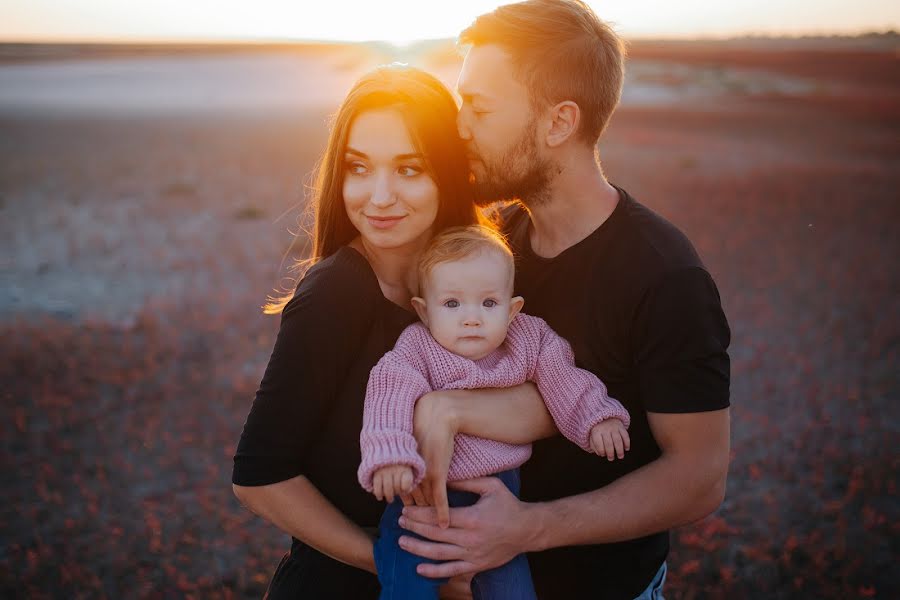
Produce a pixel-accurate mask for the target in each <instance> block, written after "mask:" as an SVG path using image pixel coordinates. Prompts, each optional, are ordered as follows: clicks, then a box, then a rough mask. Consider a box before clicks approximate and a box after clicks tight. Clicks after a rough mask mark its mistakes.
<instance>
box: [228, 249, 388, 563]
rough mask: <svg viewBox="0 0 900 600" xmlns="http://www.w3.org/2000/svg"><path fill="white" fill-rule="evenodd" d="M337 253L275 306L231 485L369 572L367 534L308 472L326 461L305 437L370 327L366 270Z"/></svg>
mask: <svg viewBox="0 0 900 600" xmlns="http://www.w3.org/2000/svg"><path fill="white" fill-rule="evenodd" d="M345 258H346V257H344V258H342V257H341V256H336V257H334V258H333V259H329V260H328V262H327V263H320V264H319V265H316V266H314V267H313V268H312V269H311V270H310V271H309V272H308V273H307V275H306V277H305V278H304V280H303V281H302V282H301V283H300V289H299V291H298V293H297V294H296V296H295V298H294V299H293V300H291V301H290V302H289V303H288V304H287V306H286V307H285V309H284V311H283V312H282V316H281V325H280V328H279V331H278V335H277V337H276V340H275V347H274V349H273V350H272V355H271V357H270V359H269V363H268V365H267V366H266V371H265V374H264V375H263V379H262V382H261V383H260V386H259V389H258V391H257V393H256V397H255V399H254V401H253V405H252V407H251V409H250V413H249V415H248V416H247V421H246V423H245V424H244V430H243V432H242V434H241V439H240V441H239V442H238V447H237V450H236V452H235V457H234V470H233V472H232V484H233V489H234V492H235V494H236V495H237V497H238V498H239V499H240V501H241V502H242V503H243V504H244V505H245V506H246V507H247V508H249V509H250V510H251V511H253V512H254V513H256V514H258V515H260V516H261V517H263V518H264V519H266V520H268V521H270V522H271V523H273V524H274V525H275V526H277V527H279V528H280V529H282V530H283V531H285V532H287V533H289V534H291V535H293V536H294V537H296V538H298V539H300V540H302V541H304V542H306V543H308V544H310V545H311V546H312V547H314V548H316V549H318V550H320V551H321V552H323V553H325V554H327V555H329V556H332V557H334V558H336V559H337V560H340V561H341V562H345V563H347V564H351V565H354V566H358V567H361V568H365V569H368V570H370V571H371V570H373V569H374V565H373V564H372V542H371V540H369V538H368V536H367V535H366V534H365V532H364V531H363V530H362V529H360V528H359V527H358V526H356V525H355V524H353V523H352V522H351V521H350V520H349V519H348V518H347V517H346V516H345V515H344V514H342V512H341V511H339V510H338V509H337V508H336V507H335V506H334V505H333V504H332V503H331V502H330V501H329V500H327V499H326V498H325V497H324V496H323V495H322V494H321V492H320V491H319V490H318V489H317V488H316V487H315V486H314V485H313V483H312V482H310V480H309V479H308V478H307V476H306V472H307V470H308V468H309V465H311V464H313V463H316V462H322V461H326V462H327V461H329V460H330V459H331V457H330V455H329V454H328V452H327V451H325V452H321V451H320V450H317V449H316V447H315V446H314V444H313V442H314V440H316V439H317V436H319V435H320V433H321V431H322V429H323V427H324V426H325V424H326V423H329V422H331V420H332V414H331V413H332V410H333V407H334V405H335V398H337V397H338V395H339V394H340V392H341V386H342V385H344V383H345V381H346V379H345V377H346V373H347V372H348V371H349V370H350V369H351V367H352V365H353V362H354V361H355V360H357V357H358V355H359V346H360V345H361V344H362V343H363V342H362V341H361V340H363V339H364V338H365V335H366V333H367V331H368V329H369V328H370V327H371V320H372V314H371V312H372V311H371V310H367V308H368V307H369V306H370V303H367V302H360V297H359V296H360V293H361V292H360V285H361V284H360V281H364V279H363V277H364V276H366V275H367V274H366V273H358V272H357V270H356V269H355V268H354V265H353V263H351V262H348V261H347V260H345ZM365 292H366V290H362V293H365ZM379 293H380V292H379ZM362 392H363V390H362V389H360V394H362ZM344 426H346V427H349V426H350V425H349V423H345V425H344ZM353 427H354V429H355V427H356V426H355V425H354V426H353ZM356 433H358V431H354V434H356ZM342 460H349V459H346V458H344V459H342ZM342 464H344V463H342ZM344 466H348V465H346V464H344ZM354 466H355V465H354ZM348 476H350V477H352V475H351V474H350V473H348Z"/></svg>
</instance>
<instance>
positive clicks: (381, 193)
mask: <svg viewBox="0 0 900 600" xmlns="http://www.w3.org/2000/svg"><path fill="white" fill-rule="evenodd" d="M374 186H375V187H374V189H373V190H372V198H371V202H372V204H374V205H375V206H378V207H385V206H390V205H391V204H393V203H394V202H395V201H396V200H397V197H396V195H395V193H394V186H393V185H392V184H391V178H390V176H388V175H386V174H385V175H376V176H375V177H374Z"/></svg>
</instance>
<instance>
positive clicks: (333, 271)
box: [232, 247, 416, 598]
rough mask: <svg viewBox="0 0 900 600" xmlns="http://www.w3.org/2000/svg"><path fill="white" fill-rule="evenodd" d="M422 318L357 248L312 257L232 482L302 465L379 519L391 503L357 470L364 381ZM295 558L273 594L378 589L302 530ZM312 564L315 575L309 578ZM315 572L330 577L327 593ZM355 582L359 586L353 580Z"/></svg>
mask: <svg viewBox="0 0 900 600" xmlns="http://www.w3.org/2000/svg"><path fill="white" fill-rule="evenodd" d="M415 320H416V319H415V315H414V314H413V313H411V312H408V311H406V310H404V309H403V308H401V307H400V306H398V305H396V304H394V303H393V302H391V301H389V300H388V299H387V298H385V297H384V295H383V294H382V292H381V288H380V286H379V285H378V280H377V278H376V277H375V274H374V272H373V271H372V269H371V267H370V266H369V263H368V261H367V260H366V259H365V258H364V257H363V256H362V255H361V254H359V253H358V252H357V251H355V250H353V249H352V248H349V247H343V248H341V249H339V250H338V251H337V252H336V253H334V254H333V255H332V256H330V257H328V258H326V259H324V260H322V261H321V262H319V263H317V264H316V265H314V266H313V267H312V268H311V269H310V270H309V272H308V273H307V274H306V276H305V277H304V278H303V280H302V281H301V282H300V285H299V286H298V289H297V292H296V294H295V295H294V298H293V299H292V300H291V301H290V302H289V303H288V304H287V306H285V308H284V311H283V312H282V315H281V326H280V329H279V331H278V337H277V338H276V341H275V348H274V350H273V351H272V356H271V358H270V359H269V364H268V366H267V367H266V372H265V375H264V376H263V379H262V383H260V386H259V390H258V391H257V393H256V398H255V399H254V401H253V406H252V408H251V409H250V414H249V415H248V417H247V422H246V423H245V424H244V431H243V433H242V434H241V439H240V442H239V443H238V447H237V453H236V454H235V457H234V471H233V473H232V481H233V482H234V483H236V484H238V485H242V486H259V485H267V484H271V483H277V482H279V481H285V480H287V479H291V478H293V477H296V476H297V475H301V474H302V475H305V476H306V477H307V478H308V479H309V480H310V481H311V482H312V483H313V484H314V485H315V486H316V487H317V488H318V489H319V491H320V492H322V494H323V495H324V496H325V497H326V498H328V500H329V501H331V503H332V504H334V505H335V507H337V509H338V510H340V511H341V512H343V513H344V514H345V515H347V517H349V518H350V519H351V520H352V521H353V522H354V523H356V524H357V525H360V526H362V527H375V526H377V525H378V521H379V519H380V518H381V513H382V512H383V511H384V503H383V502H379V501H378V500H377V499H376V498H375V496H373V495H372V494H369V493H368V492H366V491H365V490H363V489H362V487H361V486H360V485H359V482H358V481H357V478H356V470H357V468H358V467H359V463H360V451H359V432H360V430H361V428H362V416H363V402H364V400H365V392H366V383H367V381H368V379H369V371H370V370H371V369H372V367H373V366H375V363H377V362H378V360H379V359H380V358H381V357H382V356H383V355H384V353H385V352H387V351H388V350H390V349H391V348H393V347H394V344H395V343H396V341H397V337H398V336H399V335H400V332H402V331H403V329H404V328H406V326H408V325H410V324H411V323H413V322H414V321H415ZM298 508H301V507H298ZM288 560H289V561H293V564H285V563H282V565H281V566H280V567H279V569H278V573H277V574H276V577H275V580H274V581H273V586H274V585H276V584H277V586H278V588H279V589H275V590H270V593H269V596H270V597H271V598H276V597H286V596H287V595H288V594H287V593H280V592H281V591H283V590H293V591H297V592H300V593H302V594H301V596H299V597H303V598H315V597H335V596H334V591H335V590H336V589H338V588H337V587H334V586H335V585H337V583H336V582H340V583H341V585H344V588H340V589H345V591H347V593H350V592H351V591H352V592H353V597H359V598H363V597H366V596H370V595H371V594H372V593H373V592H372V590H373V589H374V594H375V595H377V589H378V587H377V580H376V579H375V577H374V576H373V575H370V574H368V573H365V572H364V571H361V570H359V569H354V568H352V567H349V566H346V565H343V564H342V563H339V562H338V561H335V560H333V559H331V558H328V557H326V556H324V555H321V554H319V553H318V552H316V551H314V550H312V549H311V548H308V547H306V546H305V545H304V544H302V543H301V542H299V541H298V540H296V539H294V540H293V544H292V548H291V557H290V558H289V559H288ZM301 563H302V564H301ZM311 565H314V568H313V566H311ZM306 567H309V568H306ZM310 570H315V571H317V574H316V576H315V577H305V578H303V573H304V572H308V571H310ZM300 579H304V581H300ZM313 580H316V581H320V582H328V581H330V582H331V583H330V584H329V585H330V586H331V587H330V588H328V587H325V588H323V589H324V590H327V591H324V592H323V593H324V594H325V595H324V596H322V595H320V594H319V593H318V592H317V588H316V581H313ZM355 581H360V582H361V583H360V586H361V587H356V588H353V589H352V590H351V589H349V588H347V585H350V583H352V582H355ZM354 585H355V584H354ZM311 586H312V587H311ZM373 586H374V588H373Z"/></svg>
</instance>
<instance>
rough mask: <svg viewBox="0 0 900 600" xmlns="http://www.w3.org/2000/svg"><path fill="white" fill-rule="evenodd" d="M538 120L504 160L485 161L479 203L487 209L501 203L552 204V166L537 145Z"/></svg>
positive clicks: (478, 182)
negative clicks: (506, 201) (490, 205)
mask: <svg viewBox="0 0 900 600" xmlns="http://www.w3.org/2000/svg"><path fill="white" fill-rule="evenodd" d="M536 131H537V120H536V119H532V120H531V121H530V122H529V123H528V125H527V126H526V127H525V131H524V132H523V133H522V137H520V138H519V139H518V140H517V141H516V142H514V143H513V144H511V145H510V146H509V148H507V150H506V151H505V152H504V153H503V155H502V156H501V157H500V160H498V161H493V162H490V163H488V162H487V161H485V160H482V161H481V164H482V165H483V166H484V175H483V176H482V177H480V178H479V177H478V176H475V202H476V203H477V204H479V205H481V206H486V205H488V204H491V203H493V202H497V201H498V200H512V199H518V200H521V201H522V202H523V203H524V204H525V205H526V206H529V207H535V206H538V205H540V204H544V203H546V202H548V201H549V200H550V181H551V179H552V171H553V165H552V163H551V162H550V161H549V160H547V159H545V158H541V157H540V155H539V154H538V149H537V146H536V144H535V142H534V138H535V134H536Z"/></svg>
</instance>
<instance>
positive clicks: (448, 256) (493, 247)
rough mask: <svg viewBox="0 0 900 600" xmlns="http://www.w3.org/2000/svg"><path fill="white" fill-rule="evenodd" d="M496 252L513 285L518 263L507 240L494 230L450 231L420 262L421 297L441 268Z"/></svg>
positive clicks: (478, 227) (479, 227)
mask: <svg viewBox="0 0 900 600" xmlns="http://www.w3.org/2000/svg"><path fill="white" fill-rule="evenodd" d="M488 252H494V253H496V254H497V255H499V256H501V257H503V260H504V261H505V262H506V264H507V267H508V269H509V283H510V285H512V282H513V278H514V277H515V271H516V267H515V261H514V259H513V253H512V250H510V248H509V244H508V243H507V242H506V238H504V237H503V235H502V234H501V233H500V232H498V231H497V230H496V229H493V228H492V227H487V226H485V225H467V226H464V227H449V228H447V229H445V230H444V231H442V232H441V233H440V234H438V235H437V236H435V237H434V239H432V240H431V242H430V243H429V244H428V246H427V247H426V248H425V251H424V252H422V256H421V257H420V258H419V268H418V276H419V295H420V296H421V295H422V294H424V293H425V283H426V281H427V279H428V276H429V275H430V274H431V271H432V269H434V268H435V267H436V266H437V265H439V264H442V263H448V262H456V261H458V260H465V259H467V258H472V257H475V256H479V255H481V254H485V253H488Z"/></svg>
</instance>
